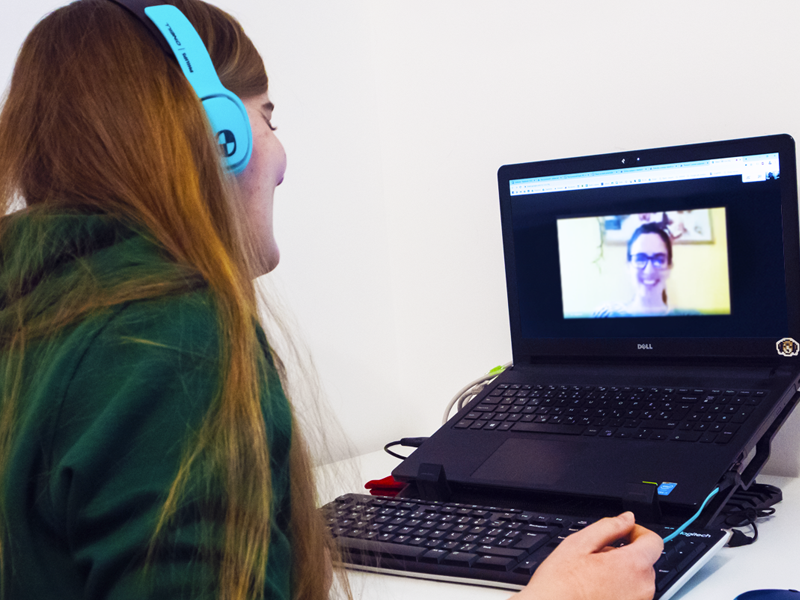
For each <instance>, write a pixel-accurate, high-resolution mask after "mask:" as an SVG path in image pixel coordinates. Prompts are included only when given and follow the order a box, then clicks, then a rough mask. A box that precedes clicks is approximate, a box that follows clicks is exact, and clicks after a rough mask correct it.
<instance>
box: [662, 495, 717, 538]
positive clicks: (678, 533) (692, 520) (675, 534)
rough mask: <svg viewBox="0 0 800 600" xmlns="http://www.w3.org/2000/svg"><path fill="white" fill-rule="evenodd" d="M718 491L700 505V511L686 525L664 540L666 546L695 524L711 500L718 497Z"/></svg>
mask: <svg viewBox="0 0 800 600" xmlns="http://www.w3.org/2000/svg"><path fill="white" fill-rule="evenodd" d="M718 491H719V488H716V489H715V490H714V491H713V492H711V493H710V494H709V495H708V498H706V499H705V500H703V504H701V505H700V510H698V511H697V512H696V513H695V514H694V516H693V517H692V518H691V519H689V520H688V521H686V523H684V524H683V525H681V526H680V527H678V528H677V529H676V530H675V531H673V532H672V533H670V534H669V535H668V536H667V537H665V538H664V543H665V544H666V543H667V542H671V541H672V540H674V539H675V538H676V537H677V536H679V535H680V534H681V533H682V532H683V530H684V529H686V528H687V527H688V526H689V525H691V524H692V523H694V521H695V519H696V518H697V517H699V516H700V513H701V512H703V509H704V508H705V507H706V504H708V501H709V500H711V499H712V498H713V497H714V496H716V495H717V492H718Z"/></svg>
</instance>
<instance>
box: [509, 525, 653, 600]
mask: <svg viewBox="0 0 800 600" xmlns="http://www.w3.org/2000/svg"><path fill="white" fill-rule="evenodd" d="M619 539H627V540H629V543H628V544H627V545H625V546H622V547H621V548H612V547H610V544H613V543H614V542H615V541H617V540H619ZM663 548H664V542H663V541H662V539H661V538H660V537H659V536H658V535H656V534H655V533H653V532H652V531H649V530H647V529H645V528H644V527H641V526H639V525H636V523H635V521H634V518H633V514H632V513H623V514H621V515H620V516H618V517H613V518H608V519H601V520H600V521H598V522H596V523H594V524H592V525H590V526H589V527H587V528H586V529H584V530H583V531H579V532H577V533H574V534H572V535H570V536H569V537H567V538H566V539H565V540H564V541H563V542H561V544H559V545H558V547H557V548H556V549H555V550H554V551H553V553H552V554H551V555H550V556H549V557H548V558H547V560H545V561H544V562H543V563H542V564H541V566H540V567H539V568H538V569H536V572H535V573H534V574H533V577H532V578H531V581H530V583H529V584H528V585H527V586H525V588H524V589H523V590H522V591H520V592H519V593H518V594H515V595H514V596H513V597H512V599H511V600H590V599H591V600H604V599H608V600H612V599H613V600H650V599H652V597H653V594H654V593H655V571H654V570H653V564H654V563H655V562H656V561H657V560H658V559H659V557H660V556H661V551H662V549H663Z"/></svg>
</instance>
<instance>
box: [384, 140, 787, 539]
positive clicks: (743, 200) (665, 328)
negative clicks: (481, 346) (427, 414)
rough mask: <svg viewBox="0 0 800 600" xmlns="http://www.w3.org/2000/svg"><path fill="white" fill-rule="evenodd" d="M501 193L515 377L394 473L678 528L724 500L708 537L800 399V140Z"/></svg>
mask: <svg viewBox="0 0 800 600" xmlns="http://www.w3.org/2000/svg"><path fill="white" fill-rule="evenodd" d="M498 186H499V196H500V210H501V221H502V236H503V245H504V258H505V269H506V281H507V291H508V309H509V316H510V324H511V341H512V350H513V367H511V368H509V369H506V371H504V372H503V373H502V374H501V375H500V376H498V377H497V378H496V379H495V380H494V381H493V382H492V383H491V384H490V385H489V386H487V387H486V388H485V389H484V390H483V391H482V392H481V393H480V394H479V395H478V396H477V397H476V398H475V399H474V400H472V401H471V402H470V403H469V404H468V405H467V406H465V407H464V408H463V409H462V410H460V411H459V412H458V414H456V415H455V416H453V417H452V418H451V419H450V420H449V421H448V422H447V423H446V424H445V425H444V426H442V427H441V428H440V429H439V430H438V431H437V432H436V433H434V435H433V436H431V437H430V438H429V439H428V440H427V441H426V442H425V443H424V444H423V445H422V446H421V447H420V448H418V449H417V450H416V451H415V452H414V453H413V454H412V455H411V456H410V457H409V458H408V459H407V460H405V461H404V462H403V463H402V464H401V465H400V466H398V467H397V468H396V469H395V470H394V471H393V476H394V477H395V478H396V479H398V480H401V481H404V482H408V483H411V484H416V487H417V494H418V495H419V496H421V497H423V498H425V497H428V498H429V499H448V500H455V501H459V502H460V501H470V502H475V503H480V502H483V503H486V502H498V501H500V500H503V501H505V502H509V503H514V502H516V503H517V504H519V503H520V502H521V503H522V504H525V505H530V504H536V505H541V506H546V505H548V504H551V505H553V506H561V507H563V506H566V504H565V503H568V502H569V503H573V504H575V503H577V505H582V508H581V509H580V510H583V509H584V508H586V507H592V508H593V510H596V511H598V512H600V513H607V514H611V513H613V512H617V511H618V510H620V509H622V508H638V509H640V510H641V509H643V507H644V509H646V510H651V513H650V516H651V517H652V516H653V515H655V516H656V518H657V519H658V520H659V521H660V522H664V523H670V522H672V523H679V522H682V521H683V520H684V519H685V518H686V517H687V516H688V515H691V514H694V513H695V512H696V511H697V510H698V508H700V507H701V506H702V505H703V503H704V502H705V501H706V500H707V499H708V498H709V496H710V495H711V494H712V493H713V492H714V491H715V490H717V491H718V493H717V494H716V495H715V496H714V497H713V499H712V500H711V502H709V504H708V506H707V507H706V508H705V510H704V518H702V519H700V520H698V521H697V524H698V525H701V526H702V525H703V523H708V522H709V521H710V520H711V519H713V517H714V516H715V515H716V514H717V513H718V512H719V511H720V510H721V508H722V506H724V504H725V502H726V500H727V499H728V498H729V497H730V496H731V495H732V494H733V493H734V492H736V491H737V490H738V489H743V488H744V489H746V488H747V487H748V486H749V485H750V484H751V483H752V482H753V481H754V479H755V476H756V475H757V474H758V472H759V471H760V470H761V467H763V465H764V463H765V462H766V459H767V458H768V456H769V448H770V444H771V441H772V438H773V437H774V435H775V433H776V432H777V430H778V429H779V427H780V426H781V424H782V423H783V422H784V421H785V420H786V418H787V417H788V415H789V413H790V412H791V410H792V409H793V408H794V406H795V404H796V403H797V400H798V381H799V380H800V359H799V358H798V354H800V345H798V341H800V241H799V239H798V199H797V178H796V162H795V148H794V141H793V139H792V138H791V137H790V136H788V135H775V136H766V137H756V138H749V139H739V140H729V141H719V142H712V143H704V144H694V145H686V146H676V147H668V148H655V149H648V150H640V151H631V152H617V153H613V154H604V155H597V156H584V157H577V158H567V159H559V160H548V161H542V162H531V163H524V164H512V165H506V166H503V167H501V168H500V169H499V171H498ZM648 490H650V493H648ZM644 505H647V506H644ZM648 521H650V522H652V518H650V519H648Z"/></svg>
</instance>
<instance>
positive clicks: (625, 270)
mask: <svg viewBox="0 0 800 600" xmlns="http://www.w3.org/2000/svg"><path fill="white" fill-rule="evenodd" d="M557 228H558V251H559V263H560V271H561V286H562V289H561V295H562V306H563V311H564V315H563V316H564V318H565V319H598V318H620V317H669V316H695V315H697V316H700V315H730V314H731V298H730V283H729V265H728V242H727V230H726V219H725V208H724V207H717V208H704V209H695V210H685V211H664V212H654V213H638V214H627V215H607V216H595V217H582V218H569V219H559V220H558V221H557Z"/></svg>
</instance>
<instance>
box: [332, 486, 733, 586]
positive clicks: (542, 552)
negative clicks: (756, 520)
mask: <svg viewBox="0 0 800 600" xmlns="http://www.w3.org/2000/svg"><path fill="white" fill-rule="evenodd" d="M322 511H323V514H324V516H325V518H326V519H327V523H328V527H329V529H330V531H331V533H332V534H333V536H334V538H335V539H336V542H337V545H338V546H339V548H340V549H341V550H342V555H343V557H342V560H343V561H344V562H345V564H347V565H350V566H352V567H355V568H361V569H367V570H376V571H380V572H400V573H401V574H408V575H413V576H419V577H428V578H434V579H453V578H455V580H457V581H461V582H464V583H467V582H472V583H478V584H482V585H490V586H494V587H503V588H506V589H520V588H522V587H523V586H525V585H526V584H527V583H528V580H529V579H530V577H531V575H532V574H533V572H534V571H535V570H536V568H537V567H538V566H539V565H540V564H541V562H542V561H543V560H544V559H545V558H547V557H548V556H549V555H550V553H551V552H552V551H553V550H554V549H555V548H556V547H557V546H558V544H559V543H560V542H561V540H563V539H564V538H565V537H566V536H568V535H570V534H571V533H573V532H575V531H579V530H580V529H583V528H584V527H586V526H587V525H589V524H590V523H591V522H592V521H593V520H594V519H585V518H578V517H574V516H568V515H556V514H544V513H539V512H532V511H525V510H520V509H505V508H496V507H491V506H476V505H467V504H458V503H445V502H432V501H424V500H409V499H401V498H391V497H381V496H366V495H360V494H347V495H345V496H341V497H339V498H337V499H336V500H334V501H333V502H331V503H330V504H327V505H326V506H324V507H323V508H322ZM650 528H651V529H653V530H654V531H656V533H659V534H660V535H662V537H663V536H665V535H667V534H668V533H670V532H671V531H673V529H672V528H664V527H659V526H656V527H650ZM726 539H727V533H726V532H724V531H722V530H702V529H687V530H686V531H684V532H683V533H681V534H680V535H679V536H678V537H677V538H675V539H674V540H672V541H670V542H668V543H667V544H666V545H665V547H664V552H663V553H662V555H661V558H660V559H659V560H658V562H657V563H656V565H655V571H656V595H655V598H660V597H662V596H663V595H664V594H665V593H666V592H667V591H668V590H670V589H671V588H672V587H673V586H675V585H676V584H680V585H682V584H683V583H684V582H685V581H686V580H687V579H688V578H689V577H690V576H691V575H692V574H693V573H694V572H695V571H696V570H697V569H699V567H700V566H701V565H702V564H704V563H705V562H706V561H707V560H709V559H710V558H711V556H712V555H713V554H715V553H716V550H718V549H719V548H721V547H722V545H724V541H725V540H726Z"/></svg>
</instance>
